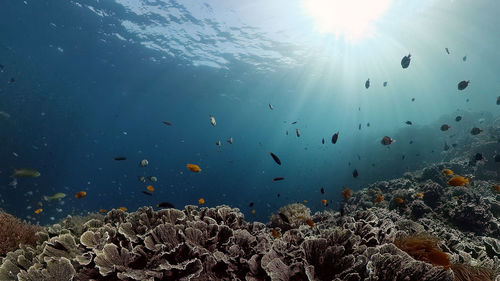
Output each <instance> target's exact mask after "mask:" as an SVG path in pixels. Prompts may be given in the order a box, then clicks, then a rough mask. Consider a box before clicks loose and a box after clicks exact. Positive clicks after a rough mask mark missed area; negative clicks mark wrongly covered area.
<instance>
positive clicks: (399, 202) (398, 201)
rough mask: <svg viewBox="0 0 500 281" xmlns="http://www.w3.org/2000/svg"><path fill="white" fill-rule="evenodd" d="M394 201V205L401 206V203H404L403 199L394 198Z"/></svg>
mask: <svg viewBox="0 0 500 281" xmlns="http://www.w3.org/2000/svg"><path fill="white" fill-rule="evenodd" d="M394 201H395V202H396V203H398V204H403V203H404V202H405V200H403V198H401V197H396V198H395V199H394Z"/></svg>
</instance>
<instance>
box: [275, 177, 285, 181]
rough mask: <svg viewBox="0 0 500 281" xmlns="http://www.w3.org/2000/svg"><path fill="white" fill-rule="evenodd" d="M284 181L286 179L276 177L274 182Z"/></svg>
mask: <svg viewBox="0 0 500 281" xmlns="http://www.w3.org/2000/svg"><path fill="white" fill-rule="evenodd" d="M284 179H285V178H284V177H276V178H274V179H273V181H282V180H284Z"/></svg>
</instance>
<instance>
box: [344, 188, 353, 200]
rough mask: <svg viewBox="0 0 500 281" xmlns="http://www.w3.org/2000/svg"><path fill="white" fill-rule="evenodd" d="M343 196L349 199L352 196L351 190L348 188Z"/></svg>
mask: <svg viewBox="0 0 500 281" xmlns="http://www.w3.org/2000/svg"><path fill="white" fill-rule="evenodd" d="M342 195H343V196H344V198H345V199H349V197H351V195H352V191H351V189H350V188H349V187H348V188H346V189H344V190H343V191H342Z"/></svg>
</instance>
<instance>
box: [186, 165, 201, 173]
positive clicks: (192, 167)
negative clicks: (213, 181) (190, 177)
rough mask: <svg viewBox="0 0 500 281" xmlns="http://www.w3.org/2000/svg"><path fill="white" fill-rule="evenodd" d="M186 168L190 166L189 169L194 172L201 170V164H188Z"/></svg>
mask: <svg viewBox="0 0 500 281" xmlns="http://www.w3.org/2000/svg"><path fill="white" fill-rule="evenodd" d="M186 168H188V170H190V171H191V172H194V173H199V172H201V168H200V166H198V165H196V164H187V165H186Z"/></svg>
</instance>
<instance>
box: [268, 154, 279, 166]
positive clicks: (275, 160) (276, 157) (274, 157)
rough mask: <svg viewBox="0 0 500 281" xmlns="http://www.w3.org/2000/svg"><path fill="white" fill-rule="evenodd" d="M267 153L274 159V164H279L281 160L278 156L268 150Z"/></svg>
mask: <svg viewBox="0 0 500 281" xmlns="http://www.w3.org/2000/svg"><path fill="white" fill-rule="evenodd" d="M269 155H271V157H272V158H273V159H274V162H276V164H278V165H281V160H280V159H279V158H278V156H276V155H274V153H272V152H269Z"/></svg>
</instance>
